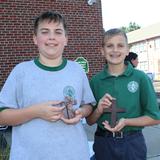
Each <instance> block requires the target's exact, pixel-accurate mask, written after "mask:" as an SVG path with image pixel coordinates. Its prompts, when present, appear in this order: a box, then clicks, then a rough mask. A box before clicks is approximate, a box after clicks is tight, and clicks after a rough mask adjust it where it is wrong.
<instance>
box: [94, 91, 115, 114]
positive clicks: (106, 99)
mask: <svg viewBox="0 0 160 160" xmlns="http://www.w3.org/2000/svg"><path fill="white" fill-rule="evenodd" d="M113 99H114V98H113V97H112V96H111V95H110V94H108V93H106V94H105V95H104V96H103V97H102V98H101V99H100V101H99V103H98V106H97V111H98V112H99V113H100V114H102V113H103V112H104V110H105V109H106V108H109V107H110V106H111V104H112V100H113Z"/></svg>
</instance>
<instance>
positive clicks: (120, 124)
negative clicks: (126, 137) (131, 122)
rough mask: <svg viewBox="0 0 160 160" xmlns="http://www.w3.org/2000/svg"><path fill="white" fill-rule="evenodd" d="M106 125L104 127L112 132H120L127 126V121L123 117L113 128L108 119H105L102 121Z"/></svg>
mask: <svg viewBox="0 0 160 160" xmlns="http://www.w3.org/2000/svg"><path fill="white" fill-rule="evenodd" d="M102 124H103V125H104V128H105V129H107V130H109V131H111V132H119V131H121V130H122V129H123V128H124V127H125V126H126V123H125V118H121V119H120V120H119V121H118V122H117V125H116V126H115V127H114V128H112V127H111V126H110V125H109V123H108V121H104V122H103V123H102Z"/></svg>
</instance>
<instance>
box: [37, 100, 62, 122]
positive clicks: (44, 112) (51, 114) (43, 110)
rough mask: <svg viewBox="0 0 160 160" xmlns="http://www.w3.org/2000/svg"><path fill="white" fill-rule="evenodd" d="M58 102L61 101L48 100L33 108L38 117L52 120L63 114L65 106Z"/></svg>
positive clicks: (58, 118)
mask: <svg viewBox="0 0 160 160" xmlns="http://www.w3.org/2000/svg"><path fill="white" fill-rule="evenodd" d="M60 104H61V101H49V102H46V103H42V104H38V105H36V107H34V109H36V112H37V116H38V118H41V119H44V120H47V121H51V122H54V121H57V120H60V118H61V117H62V116H63V110H64V108H65V106H63V105H60Z"/></svg>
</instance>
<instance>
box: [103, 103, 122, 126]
mask: <svg viewBox="0 0 160 160" xmlns="http://www.w3.org/2000/svg"><path fill="white" fill-rule="evenodd" d="M104 112H109V113H111V124H110V125H111V127H112V128H114V127H115V126H116V122H117V113H120V112H125V109H123V108H117V106H116V100H112V105H111V107H110V108H106V109H105V110H104Z"/></svg>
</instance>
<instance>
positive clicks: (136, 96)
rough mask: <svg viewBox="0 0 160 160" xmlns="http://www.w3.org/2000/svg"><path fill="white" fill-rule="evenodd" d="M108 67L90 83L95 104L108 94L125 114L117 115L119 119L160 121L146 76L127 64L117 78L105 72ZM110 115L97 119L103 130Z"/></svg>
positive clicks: (153, 93)
mask: <svg viewBox="0 0 160 160" xmlns="http://www.w3.org/2000/svg"><path fill="white" fill-rule="evenodd" d="M107 68H108V66H107V65H106V66H105V68H104V70H103V71H101V72H99V73H98V74H97V75H95V76H93V77H92V79H91V82H90V85H91V88H92V91H93V94H94V96H95V99H96V101H97V103H98V102H99V100H100V99H101V98H102V97H103V96H104V94H105V93H109V94H110V95H111V96H112V97H115V98H116V100H117V107H118V108H124V109H125V110H126V112H125V113H118V117H117V118H118V119H120V118H122V117H123V118H136V117H140V116H143V115H147V116H150V117H152V118H153V119H160V111H159V108H158V103H157V99H156V94H155V91H154V88H153V85H152V83H151V81H150V79H149V78H148V76H147V75H146V74H145V73H144V72H142V71H140V70H137V69H134V68H133V67H132V66H131V64H127V67H126V70H125V72H124V73H123V74H121V75H119V76H112V75H110V74H109V73H108V72H107ZM95 107H96V106H95ZM110 116H111V114H110V113H104V114H102V116H101V117H100V118H99V119H98V121H97V123H98V125H99V126H100V127H101V128H104V127H103V125H102V122H103V121H104V120H108V121H109V122H110V119H111V118H110ZM142 128H143V127H125V128H124V130H125V131H128V130H138V129H142Z"/></svg>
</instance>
